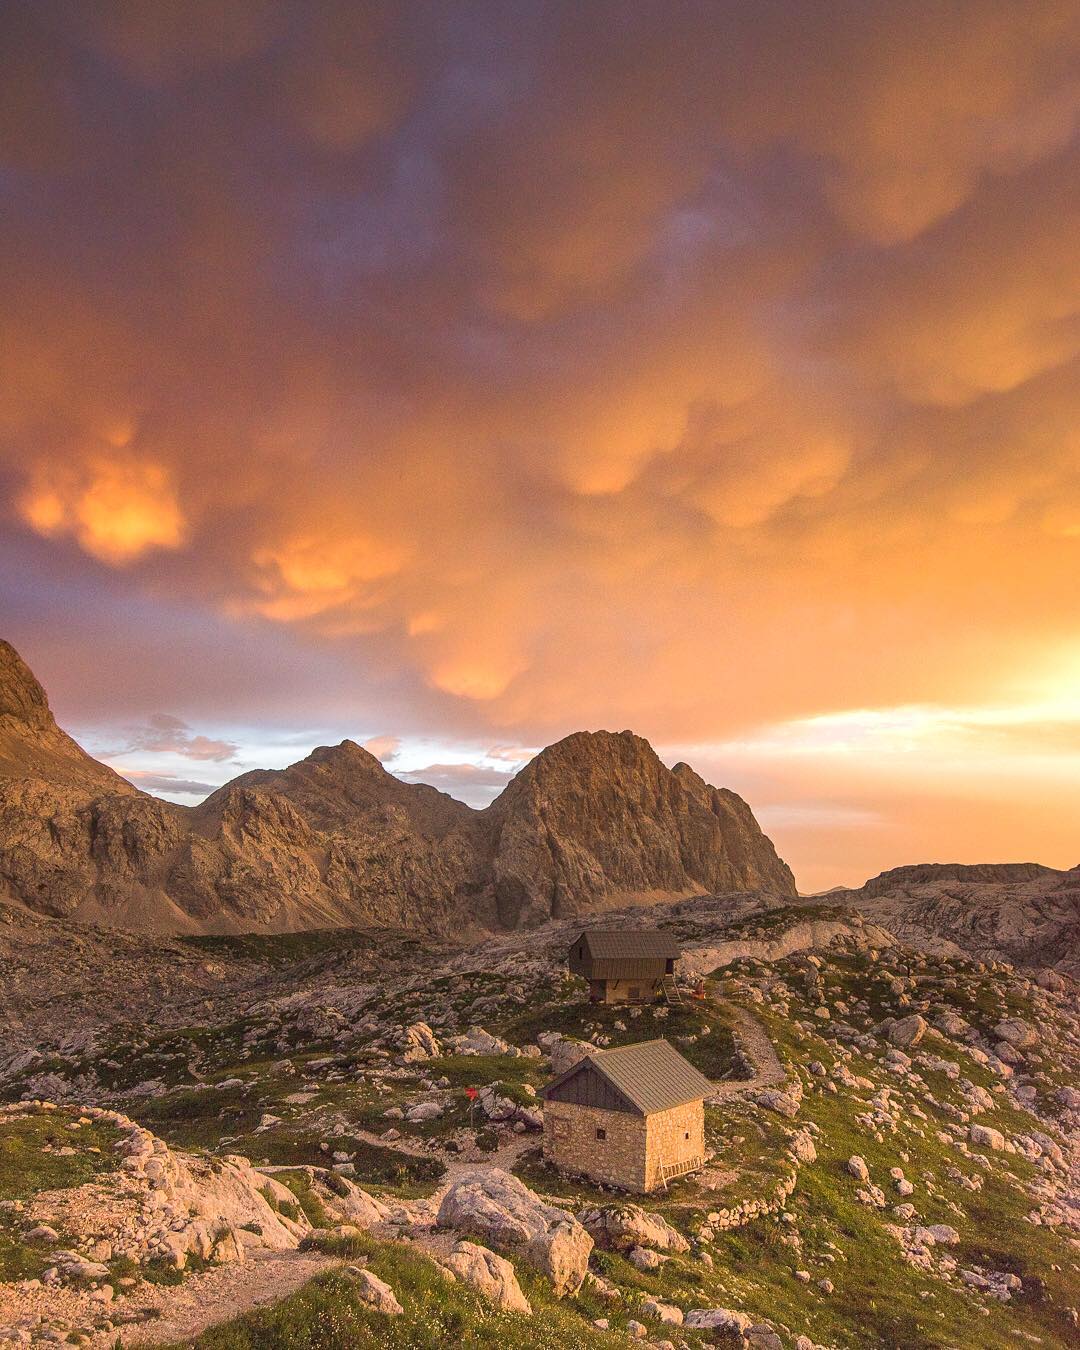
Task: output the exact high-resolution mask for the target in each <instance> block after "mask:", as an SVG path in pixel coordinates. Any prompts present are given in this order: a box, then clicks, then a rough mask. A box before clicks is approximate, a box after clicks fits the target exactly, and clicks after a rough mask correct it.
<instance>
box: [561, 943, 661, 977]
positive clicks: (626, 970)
mask: <svg viewBox="0 0 1080 1350" xmlns="http://www.w3.org/2000/svg"><path fill="white" fill-rule="evenodd" d="M575 950H576V949H575ZM585 965H586V968H585V969H582V970H574V968H573V966H571V967H570V969H571V970H572V971H573V973H574V974H575V975H584V976H585V978H586V979H587V980H644V981H648V980H661V979H663V977H664V975H665V974H666V973H667V970H668V962H667V961H664V960H661V959H660V958H658V957H655V956H640V957H631V956H610V957H597V958H594V959H593V960H588V958H586V962H585ZM671 965H672V967H674V962H672V963H671Z"/></svg>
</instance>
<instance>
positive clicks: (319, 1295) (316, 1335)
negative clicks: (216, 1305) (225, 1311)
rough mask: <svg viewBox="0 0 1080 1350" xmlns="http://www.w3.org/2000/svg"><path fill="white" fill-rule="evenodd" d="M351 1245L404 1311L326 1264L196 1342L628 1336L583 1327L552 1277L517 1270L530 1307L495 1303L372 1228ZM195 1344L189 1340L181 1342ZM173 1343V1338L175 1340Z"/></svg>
mask: <svg viewBox="0 0 1080 1350" xmlns="http://www.w3.org/2000/svg"><path fill="white" fill-rule="evenodd" d="M348 1254H349V1255H350V1256H351V1257H352V1258H353V1259H357V1258H361V1259H363V1260H364V1262H365V1264H366V1266H367V1268H368V1269H369V1270H370V1271H371V1272H372V1274H374V1275H376V1276H377V1277H378V1278H379V1279H382V1280H385V1281H386V1282H387V1283H388V1284H389V1285H390V1287H391V1288H392V1289H393V1290H394V1293H395V1294H396V1296H397V1298H398V1301H399V1302H400V1303H401V1305H402V1307H403V1308H404V1313H403V1314H402V1315H401V1316H400V1317H388V1316H386V1315H385V1314H382V1313H377V1312H374V1311H373V1310H372V1309H371V1308H369V1307H367V1306H366V1305H365V1304H364V1303H363V1302H362V1301H361V1299H360V1297H359V1295H358V1293H357V1290H356V1286H355V1284H354V1282H353V1281H352V1280H350V1279H349V1278H348V1276H346V1275H345V1274H342V1273H328V1274H325V1275H322V1276H319V1277H318V1278H317V1279H315V1280H312V1281H311V1282H310V1283H309V1284H307V1285H305V1287H304V1288H303V1289H301V1290H300V1291H299V1292H298V1293H296V1294H293V1295H292V1296H291V1297H290V1298H287V1299H285V1300H284V1301H283V1302H282V1303H279V1304H277V1305H276V1306H275V1307H272V1308H267V1309H262V1310H260V1311H258V1312H254V1313H249V1314H247V1315H246V1316H244V1317H241V1318H238V1319H237V1320H236V1321H234V1322H229V1323H227V1324H226V1325H224V1326H221V1327H215V1328H214V1329H213V1330H211V1331H207V1332H204V1333H203V1335H202V1336H200V1337H199V1338H198V1339H197V1340H196V1341H195V1342H194V1343H193V1344H194V1346H195V1347H197V1350H281V1347H282V1346H289V1347H290V1350H356V1347H360V1346H363V1347H365V1348H366V1347H371V1348H372V1350H377V1348H378V1350H383V1348H385V1350H406V1348H407V1350H445V1347H446V1346H451V1345H459V1346H463V1347H468V1348H469V1350H505V1347H506V1346H507V1345H514V1346H515V1347H517V1348H518V1350H604V1347H610V1346H612V1345H615V1346H618V1345H629V1344H630V1343H631V1342H630V1340H629V1338H628V1337H620V1336H615V1337H612V1336H607V1335H603V1334H602V1333H600V1332H598V1331H596V1330H594V1329H593V1328H592V1327H591V1326H589V1324H588V1321H587V1320H586V1316H585V1314H584V1312H583V1311H581V1310H579V1309H578V1308H577V1307H575V1306H574V1305H573V1303H572V1302H571V1301H566V1302H562V1303H560V1302H559V1301H558V1300H557V1299H555V1298H554V1297H553V1296H552V1294H551V1289H550V1286H549V1285H547V1284H546V1282H545V1281H543V1280H541V1279H539V1278H538V1277H534V1276H532V1275H531V1274H530V1273H529V1272H528V1271H524V1270H522V1271H519V1276H520V1278H521V1283H522V1287H523V1289H524V1291H525V1294H526V1296H527V1297H528V1298H529V1300H530V1302H531V1303H532V1305H533V1316H532V1317H526V1316H523V1315H521V1314H517V1313H506V1312H500V1311H499V1310H497V1309H496V1308H494V1307H493V1306H492V1304H491V1303H489V1302H488V1301H487V1300H486V1299H484V1298H482V1297H481V1296H480V1295H479V1294H477V1293H475V1292H474V1291H473V1290H471V1289H469V1288H468V1286H466V1285H463V1284H461V1283H460V1282H457V1283H451V1282H450V1281H448V1280H447V1279H446V1278H445V1276H444V1275H441V1274H440V1273H439V1271H438V1269H437V1268H436V1266H435V1264H434V1263H433V1262H432V1261H431V1260H429V1259H428V1258H427V1257H425V1256H423V1255H421V1254H420V1253H419V1252H416V1251H413V1250H410V1249H409V1248H407V1247H403V1246H398V1245H391V1244H389V1243H384V1242H378V1241H376V1240H374V1239H372V1238H369V1237H366V1236H364V1237H360V1238H355V1239H350V1240H349V1242H348ZM190 1344H191V1343H189V1342H185V1345H190ZM176 1350H179V1347H176Z"/></svg>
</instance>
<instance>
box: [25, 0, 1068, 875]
mask: <svg viewBox="0 0 1080 1350" xmlns="http://www.w3.org/2000/svg"><path fill="white" fill-rule="evenodd" d="M2 22H3V32H2V33H0V162H2V164H3V178H2V189H0V190H2V191H3V194H4V198H5V200H4V210H3V212H0V259H2V260H3V263H4V266H3V267H2V268H0V344H2V346H3V350H4V352H5V379H4V381H3V385H2V387H0V499H2V500H3V502H4V503H5V507H4V511H3V516H2V518H0V529H2V531H3V538H2V539H0V549H2V552H3V557H4V559H5V562H6V566H5V567H4V569H3V570H4V574H5V575H4V579H3V581H2V582H0V585H2V587H3V594H4V599H5V605H6V606H7V607H8V608H9V609H10V612H11V613H12V614H13V615H14V624H13V631H12V632H11V636H12V637H13V638H14V639H16V640H18V641H19V642H20V644H21V645H22V646H23V647H25V648H26V649H27V654H28V656H29V657H30V658H31V659H35V658H38V659H37V660H36V664H38V665H39V667H40V668H41V674H42V676H43V677H44V678H46V679H47V680H48V682H49V683H50V686H51V687H52V688H54V690H55V691H56V692H57V694H58V697H59V701H60V706H61V710H63V707H64V706H65V704H66V706H68V707H70V708H71V710H72V713H73V715H74V716H75V717H76V718H80V719H83V720H84V721H94V722H96V723H101V724H105V723H107V722H110V721H111V722H114V723H115V722H117V721H118V720H123V719H124V717H125V716H126V717H127V718H128V719H130V717H131V716H132V715H144V716H148V715H149V713H150V712H151V711H152V710H153V708H154V707H155V706H157V707H160V706H162V705H164V706H168V707H173V708H176V709H178V710H179V711H180V712H182V714H183V716H184V717H185V719H189V720H190V721H191V722H192V723H194V724H196V725H198V724H199V722H200V720H202V719H203V718H204V716H208V717H209V718H210V720H212V722H213V724H214V725H215V726H224V725H228V724H230V723H237V722H239V721H245V722H247V723H249V724H256V725H262V726H264V727H266V728H268V729H269V728H275V727H277V728H286V729H288V730H289V732H290V733H293V732H295V733H297V734H298V735H302V731H303V728H305V727H311V726H314V725H320V726H321V725H324V724H325V723H326V722H334V723H337V722H339V721H340V722H343V723H347V724H351V725H352V726H354V727H356V728H358V734H362V733H363V732H364V729H365V728H367V729H369V730H374V729H377V728H391V729H392V731H393V733H394V735H396V736H401V737H403V738H408V737H410V736H412V737H422V738H428V740H429V741H430V739H431V738H432V737H433V736H437V735H443V736H444V737H445V738H446V744H447V745H448V746H449V745H450V744H461V743H463V741H464V740H465V739H469V738H471V739H472V741H473V742H474V743H475V744H476V745H477V746H484V745H490V744H492V742H493V741H494V740H500V741H503V742H505V743H507V744H513V743H516V742H520V743H523V744H526V745H535V744H540V743H543V742H544V741H547V740H550V739H552V738H553V737H555V736H558V735H560V734H563V733H565V732H566V731H569V730H572V729H574V728H576V727H579V726H599V725H606V726H613V727H622V726H632V727H633V728H634V729H635V730H638V731H640V732H642V733H643V734H646V735H648V736H649V737H650V738H651V739H653V740H654V741H657V742H658V743H666V744H671V743H675V742H692V743H710V744H721V743H725V744H726V743H729V742H731V741H732V740H734V739H737V738H738V737H739V736H741V735H743V734H744V733H745V731H746V729H747V728H748V727H752V726H761V725H768V724H771V725H786V724H787V723H788V722H790V721H791V720H792V719H796V720H797V719H800V718H806V717H810V716H814V715H819V714H827V713H833V712H842V711H844V710H847V709H866V708H869V709H875V708H878V709H889V708H893V707H899V706H909V705H912V704H918V705H925V706H940V707H944V708H949V707H965V708H967V707H973V706H979V705H981V704H987V705H994V704H995V703H996V702H1000V701H1001V699H1002V697H1003V690H1007V689H1008V688H1011V687H1012V686H1013V685H1015V684H1016V683H1017V681H1022V679H1023V677H1024V675H1025V672H1026V671H1028V670H1029V669H1030V668H1033V667H1036V666H1037V667H1039V668H1040V669H1041V668H1043V667H1047V668H1056V667H1058V666H1060V667H1061V668H1062V669H1066V668H1068V663H1067V649H1068V644H1069V643H1070V642H1071V641H1072V635H1073V633H1074V631H1075V591H1076V581H1077V575H1078V572H1080V555H1078V549H1080V440H1078V433H1077V427H1078V426H1080V406H1078V405H1080V369H1078V352H1080V323H1078V311H1080V270H1078V268H1077V265H1076V256H1075V239H1076V237H1077V232H1078V225H1080V173H1078V172H1077V170H1078V167H1080V165H1078V162H1077V161H1078V155H1077V138H1076V125H1077V112H1078V108H1080V84H1078V81H1077V79H1076V74H1075V72H1076V70H1077V68H1078V60H1077V58H1078V56H1080V50H1078V49H1080V31H1078V30H1080V23H1078V19H1077V12H1076V7H1075V5H1073V4H1069V3H1067V0H1033V2H1032V3H1031V4H1028V5H1024V6H1017V5H1015V4H1011V3H1005V2H1004V0H1002V2H1001V3H997V2H996V0H978V3H974V2H973V3H970V4H961V5H954V6H944V7H943V6H940V5H936V4H930V3H920V2H917V0H901V3H897V4H894V5H890V6H867V5H866V4H865V3H861V2H860V0H850V3H848V2H847V0H843V2H842V3H837V4H833V5H829V6H827V7H825V6H809V5H805V4H796V3H794V0H791V2H789V3H780V0H766V2H765V3H755V4H729V5H718V4H715V3H712V0H708V2H706V0H700V2H699V0H678V2H677V3H674V4H672V3H666V4H660V3H653V2H652V0H635V2H634V3H631V4H626V3H625V2H624V0H619V2H618V3H614V0H613V2H612V3H610V4H609V3H606V0H596V3H591V4H589V5H579V4H570V3H547V4H546V3H528V4H524V3H523V4H516V3H509V4H508V3H504V2H503V0H500V3H498V4H495V3H491V4H484V3H479V4H478V3H470V4H467V5H456V4H452V3H451V4H446V3H438V4H435V3H432V4H430V5H426V4H420V5H411V6H404V7H403V6H400V5H390V4H379V3H372V4H357V3H349V4H344V3H342V4H335V3H326V4H321V5H319V6H317V7H314V8H312V7H310V6H301V5H296V4H290V3H285V2H284V0H281V2H278V0H235V3H232V4H230V5H228V6H221V5H218V4H211V3H205V4H203V3H201V2H200V3H197V4H194V5H189V6H187V7H186V8H185V11H184V17H183V20H182V21H181V20H180V19H178V17H177V12H176V11H175V9H174V7H171V6H160V5H157V6H155V5H150V6H148V5H145V4H139V3H133V2H132V3H127V2H126V0H114V2H113V3H107V4H102V5H95V6H85V5H80V4H76V3H73V0H34V3H31V2H30V0H23V2H22V3H15V4H12V5H9V6H8V7H7V9H6V10H5V12H4V19H3V21H2ZM76 595H78V597H79V599H78V601H77V602H76V601H75V600H74V599H73V597H75V596H76ZM75 610H79V612H80V613H79V614H77V613H75ZM90 612H92V613H93V615H94V621H93V622H90V620H89V619H86V620H85V621H84V620H83V619H82V618H81V617H80V614H89V613H90ZM57 624H65V625H67V628H66V631H68V632H70V634H71V636H70V638H69V640H68V643H67V648H66V650H65V652H64V653H63V656H61V654H60V652H59V650H58V648H57V645H56V641H55V639H54V637H53V635H52V634H53V632H54V631H55V627H56V625H57ZM170 635H171V641H172V642H173V643H174V644H175V645H176V646H177V647H178V648H180V649H181V651H188V652H196V651H197V652H198V660H197V661H196V660H188V661H185V660H183V659H173V660H171V661H170V660H168V659H167V658H166V657H165V656H163V654H162V653H163V651H164V650H165V648H166V646H167V640H169V639H170ZM103 647H104V648H105V649H107V650H110V651H114V652H116V653H119V654H120V659H121V660H122V662H123V663H124V664H125V665H126V666H127V667H128V669H126V670H125V671H123V672H121V673H120V674H118V675H117V676H116V677H115V678H111V679H110V680H109V681H102V680H101V679H100V678H98V679H97V680H95V679H94V678H93V677H94V675H95V658H94V656H93V652H94V651H95V650H97V652H98V653H99V654H98V657H97V664H100V651H101V649H102V648H103ZM150 686H153V688H155V689H156V693H151V692H150V691H149V687H150ZM124 699H127V700H128V701H129V710H128V711H127V712H126V714H125V710H124V708H123V706H122V700H124ZM131 702H134V703H135V704H136V705H137V707H136V712H135V713H134V714H133V713H132V712H131V711H130V703H131ZM179 753H185V752H183V751H181V752H179ZM189 757H190V755H189ZM210 758H213V756H210ZM433 758H434V759H435V762H436V763H438V764H442V763H443V757H442V756H438V757H434V756H433ZM445 767H446V768H447V772H457V770H456V767H455V765H454V764H452V763H450V762H449V761H446V766H445ZM717 776H718V777H720V778H721V779H722V778H723V777H724V774H723V772H722V766H721V767H720V769H719V770H718V774H717ZM459 777H460V775H459ZM448 781H449V780H448ZM1046 781H1047V782H1049V780H1046ZM488 786H491V785H488ZM735 786H737V784H735ZM958 791H959V794H960V797H961V798H962V797H963V792H962V791H961V790H960V789H958ZM1025 791H1031V792H1033V793H1035V795H1036V796H1038V799H1039V802H1040V803H1041V804H1045V808H1046V809H1052V800H1053V797H1052V793H1051V792H1050V789H1049V787H1047V788H1046V790H1045V792H1043V793H1042V795H1039V792H1040V790H1039V789H1037V788H1035V787H1031V788H1027V787H1026V788H1025ZM1030 800H1034V797H1032V798H1031V799H1030ZM789 805H790V804H789ZM848 805H849V806H850V805H851V804H850V803H848ZM851 809H855V810H863V809H866V810H869V811H873V810H874V809H875V807H874V805H873V803H871V802H865V801H863V802H856V803H855V804H854V806H852V807H851ZM977 809H978V808H977V806H973V807H972V810H973V811H976V812H977ZM1040 809H1043V805H1040ZM975 818H976V817H974V816H973V817H972V819H975ZM788 819H789V820H791V819H793V817H791V816H790V814H789V816H788ZM825 833H826V834H827V833H828V831H827V830H826V831H825ZM902 833H903V838H902V840H901V845H902V846H903V847H905V848H907V847H909V848H910V852H911V854H912V855H913V856H916V855H918V854H919V852H920V844H919V836H918V834H917V830H916V827H915V826H914V825H912V826H911V828H910V830H908V829H907V827H905V831H904V832H902ZM777 834H778V838H779V839H780V842H781V844H783V835H782V830H781V829H780V828H778V829H777ZM971 834H972V836H974V835H976V834H977V829H976V828H975V827H974V826H973V828H972V831H971ZM1021 842H1022V841H1021ZM973 847H974V845H973ZM1018 848H1019V843H1018ZM794 861H795V864H796V870H797V871H798V862H799V859H798V858H797V857H796V858H795V859H794ZM1060 861H1064V859H1061V860H1060Z"/></svg>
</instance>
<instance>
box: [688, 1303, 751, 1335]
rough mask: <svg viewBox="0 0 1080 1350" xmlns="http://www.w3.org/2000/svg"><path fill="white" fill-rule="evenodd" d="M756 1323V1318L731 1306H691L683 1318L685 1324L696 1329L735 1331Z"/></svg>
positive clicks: (742, 1330) (744, 1329) (746, 1328)
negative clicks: (734, 1309)
mask: <svg viewBox="0 0 1080 1350" xmlns="http://www.w3.org/2000/svg"><path fill="white" fill-rule="evenodd" d="M753 1325H754V1320H753V1318H751V1317H747V1315H746V1313H741V1312H733V1311H732V1309H731V1308H691V1309H690V1311H689V1312H688V1313H687V1314H686V1317H685V1318H684V1319H683V1326H685V1327H692V1328H693V1329H694V1330H695V1331H735V1332H740V1333H741V1332H744V1331H746V1330H748V1329H749V1328H750V1327H752V1326H753Z"/></svg>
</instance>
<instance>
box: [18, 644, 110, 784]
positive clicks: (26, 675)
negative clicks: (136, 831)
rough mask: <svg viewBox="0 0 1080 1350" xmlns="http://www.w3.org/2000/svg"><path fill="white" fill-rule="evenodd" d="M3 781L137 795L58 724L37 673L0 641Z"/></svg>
mask: <svg viewBox="0 0 1080 1350" xmlns="http://www.w3.org/2000/svg"><path fill="white" fill-rule="evenodd" d="M0 779H7V780H11V779H19V780H30V781H38V782H45V783H50V784H55V785H58V786H62V787H64V788H66V789H70V790H74V791H76V792H80V793H85V792H87V791H97V792H122V793H134V792H135V791H136V789H135V788H133V787H132V786H131V784H130V783H129V782H127V781H126V779H123V778H121V777H120V775H119V774H117V773H114V772H113V770H112V769H110V768H108V767H106V765H104V764H100V763H98V761H97V760H96V759H93V758H91V756H90V755H88V754H87V753H86V751H85V750H83V748H82V747H81V746H80V745H78V744H77V743H76V742H75V741H73V740H72V739H71V737H70V736H69V735H68V734H67V733H66V732H64V731H61V730H60V728H59V727H58V726H57V725H56V719H55V718H54V717H53V715H52V710H51V709H50V707H49V700H48V697H47V696H46V693H45V690H44V689H43V688H42V686H41V683H40V682H39V680H38V679H37V677H36V676H35V675H34V672H33V671H32V670H31V669H30V667H29V666H28V665H27V664H26V662H25V661H24V660H23V659H22V657H21V656H20V655H19V653H18V652H17V651H16V650H15V648H14V647H13V646H12V645H11V643H10V642H4V641H3V640H0Z"/></svg>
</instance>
